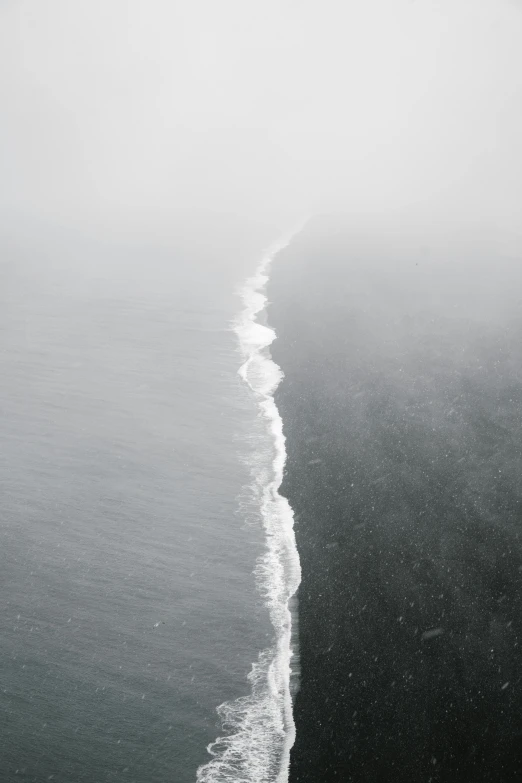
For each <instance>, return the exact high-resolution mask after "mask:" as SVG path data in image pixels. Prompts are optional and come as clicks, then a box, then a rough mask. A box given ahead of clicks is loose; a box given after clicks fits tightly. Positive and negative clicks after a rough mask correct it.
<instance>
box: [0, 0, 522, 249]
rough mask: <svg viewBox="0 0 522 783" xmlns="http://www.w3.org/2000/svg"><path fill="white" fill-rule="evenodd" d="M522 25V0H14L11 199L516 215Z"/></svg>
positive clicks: (7, 62)
mask: <svg viewBox="0 0 522 783" xmlns="http://www.w3.org/2000/svg"><path fill="white" fill-rule="evenodd" d="M521 40H522V5H521V4H520V3H517V2H510V1H509V0H408V1H406V0H394V2H389V0H364V2H354V0H324V1H323V2H320V3H319V2H318V1H317V0H300V2H296V0H264V1H263V2H255V3H254V2H252V1H251V0H220V2H212V0H191V1H190V2H180V1H179V0H147V2H144V1H143V0H110V2H107V0H75V1H74V2H71V0H45V2H41V0H1V2H0V93H1V96H0V101H1V107H2V108H1V111H2V119H1V124H0V138H1V142H2V143H1V148H0V172H1V178H0V210H1V213H2V214H3V215H4V218H5V217H6V216H9V215H12V214H13V213H16V214H22V215H33V216H39V217H40V218H42V217H44V218H52V219H59V220H61V221H62V222H65V223H70V224H78V223H79V224H83V223H86V224H90V223H92V222H93V221H94V222H98V221H100V220H101V221H104V222H105V223H107V221H108V222H109V223H110V222H111V221H113V222H114V223H116V222H118V223H121V222H122V221H123V223H124V224H125V223H126V222H127V223H129V224H130V223H135V221H138V222H143V223H144V224H145V223H147V221H153V222H154V221H162V220H168V219H169V218H170V217H171V216H172V215H173V214H174V213H175V212H178V211H179V210H194V209H195V210H199V209H204V210H211V211H215V212H220V213H229V214H232V215H241V216H248V217H252V216H255V217H257V218H262V219H277V220H279V221H280V222H281V223H283V222H285V221H287V220H290V219H294V217H297V216H300V215H302V214H309V213H315V212H318V211H320V212H324V211H329V210H336V211H345V212H351V213H353V214H359V215H371V216H375V215H376V214H387V215H388V216H389V215H390V214H395V213H396V212H397V211H402V212H403V213H404V214H407V215H410V216H413V215H417V214H423V215H424V216H426V215H435V214H438V215H444V216H446V217H447V218H448V217H450V216H451V219H453V220H457V221H462V222H463V223H465V224H466V225H468V226H470V225H471V226H474V225H478V224H480V225H482V226H484V224H485V223H487V224H488V225H490V226H491V227H492V228H493V229H495V230H496V229H501V230H503V231H506V230H507V231H509V233H511V234H513V233H514V234H517V233H518V228H517V222H518V210H519V205H520V203H521V196H522V153H521V147H520V139H521V138H522V100H521V97H522V46H521V45H520V42H521ZM372 219H373V217H372Z"/></svg>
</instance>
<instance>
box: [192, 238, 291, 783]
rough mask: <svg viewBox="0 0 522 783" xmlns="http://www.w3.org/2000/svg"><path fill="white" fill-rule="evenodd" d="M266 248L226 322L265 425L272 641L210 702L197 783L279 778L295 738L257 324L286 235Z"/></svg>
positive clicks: (272, 384)
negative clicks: (213, 732) (224, 694)
mask: <svg viewBox="0 0 522 783" xmlns="http://www.w3.org/2000/svg"><path fill="white" fill-rule="evenodd" d="M295 233H297V232H293V233H292V234H291V235H290V236H288V237H286V238H285V239H283V240H281V241H280V242H278V243H277V244H275V245H273V246H272V247H271V248H270V249H269V250H268V251H267V253H266V254H265V256H264V257H263V259H262V260H261V263H260V264H259V266H258V268H257V270H256V273H255V274H254V276H253V277H251V278H249V279H248V280H247V281H246V283H245V284H244V286H243V288H242V290H241V297H242V301H243V305H244V308H243V310H242V311H241V313H240V314H239V316H238V318H237V319H236V321H235V323H234V331H235V333H236V335H237V338H238V341H239V348H240V351H241V354H242V356H243V360H244V362H243V364H242V366H241V368H240V369H239V374H240V376H241V378H242V379H243V380H244V381H245V383H246V384H247V385H248V386H249V387H250V389H251V390H252V392H253V394H254V395H255V399H256V402H257V405H258V409H259V413H260V416H261V418H262V421H263V423H264V425H265V437H264V443H262V444H260V447H259V449H257V450H256V458H255V469H254V470H253V471H252V481H253V484H252V487H251V488H250V489H251V491H252V494H253V497H254V498H255V499H256V503H257V504H258V507H259V510H260V514H261V518H262V521H263V527H264V530H265V534H266V550H265V553H264V555H263V556H262V557H261V558H260V559H259V560H258V563H257V566H256V570H255V574H256V580H257V585H258V589H259V590H260V592H261V594H262V596H263V598H264V600H265V603H266V605H267V607H268V609H269V614H270V620H271V623H272V625H273V627H274V630H275V643H274V645H273V646H272V647H270V648H268V649H267V650H264V651H263V652H262V653H261V654H260V655H259V658H258V660H257V662H256V663H254V664H253V666H252V670H251V672H250V674H249V675H248V679H249V681H250V683H251V693H250V694H249V695H248V696H246V697H243V698H240V699H236V700H235V701H231V702H225V703H224V704H222V705H221V706H220V707H218V714H219V717H220V719H221V723H222V729H223V732H224V736H221V737H218V739H217V740H215V742H212V743H211V744H210V745H209V746H208V752H209V753H210V754H211V756H212V759H211V761H209V762H208V763H207V764H205V765H203V766H202V767H200V768H199V769H198V772H197V781H198V783H225V782H227V783H231V781H233V782H234V783H286V781H287V780H288V768H289V763H290V750H291V748H292V745H293V744H294V739H295V725H294V719H293V709H292V694H291V682H292V683H293V680H294V679H295V677H296V675H297V672H296V662H297V656H296V655H295V654H294V650H293V647H294V645H293V638H292V636H293V635H292V612H291V605H292V604H291V602H292V599H293V596H294V594H295V592H296V590H297V588H298V586H299V582H300V578H301V569H300V565H299V555H298V552H297V548H296V543H295V536H294V529H293V525H294V519H293V513H292V509H291V508H290V505H289V503H288V501H287V500H286V498H284V497H282V495H280V494H279V488H280V486H281V482H282V480H283V470H284V465H285V460H286V449H285V437H284V435H283V422H282V420H281V416H280V415H279V411H278V410H277V406H276V404H275V401H274V392H275V390H276V389H277V386H278V385H279V382H280V381H281V379H282V377H283V374H282V371H281V369H280V368H279V367H278V365H277V364H276V363H275V362H273V361H272V358H271V356H270V345H271V343H272V342H273V340H274V339H275V336H276V335H275V332H274V331H273V330H272V329H270V328H269V327H268V326H266V325H264V324H262V323H260V322H259V321H258V316H259V314H260V313H261V312H262V311H263V310H264V308H265V305H266V296H265V289H266V284H267V282H268V279H269V271H270V266H271V264H272V260H273V258H274V257H275V255H276V254H277V253H278V252H279V251H280V250H282V249H283V248H284V247H286V245H288V244H289V242H290V241H291V239H292V237H293V236H294V234H295Z"/></svg>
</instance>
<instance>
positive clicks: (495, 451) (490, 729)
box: [268, 220, 522, 783]
mask: <svg viewBox="0 0 522 783" xmlns="http://www.w3.org/2000/svg"><path fill="white" fill-rule="evenodd" d="M516 264H518V269H520V267H521V266H522V262H521V261H520V260H519V259H515V260H512V259H511V260H510V259H507V260H506V259H505V251H502V250H500V249H499V246H498V243H497V244H495V243H494V242H490V243H489V244H486V243H478V242H477V243H475V245H474V246H473V245H472V244H471V243H469V242H468V243H466V242H465V241H463V240H462V239H459V238H458V236H457V235H456V234H455V235H453V236H450V237H447V238H446V239H444V240H442V239H438V240H436V241H433V240H430V239H426V238H425V237H424V238H422V237H421V239H420V240H419V239H418V238H411V239H408V240H405V239H404V238H401V237H400V231H397V232H396V233H395V234H390V235H389V236H386V237H383V238H379V239H375V238H372V237H370V236H367V237H365V236H363V235H362V232H361V233H359V234H358V235H357V234H356V233H355V232H352V233H350V231H347V230H345V229H343V230H339V229H336V227H335V223H334V222H331V223H329V222H328V221H322V220H318V221H315V222H313V223H312V224H311V225H310V226H309V227H308V228H307V229H306V230H305V232H304V233H303V234H302V235H300V236H299V237H298V238H297V240H296V241H295V242H294V243H292V244H291V245H290V246H289V247H288V248H287V249H286V250H284V251H283V252H282V253H281V254H280V255H279V256H278V258H277V259H276V261H275V263H274V266H273V271H272V278H271V281H270V284H269V291H268V295H269V301H270V305H269V310H268V320H269V322H270V324H271V325H272V326H273V327H274V328H275V329H276V332H277V336H278V339H277V340H276V342H275V343H274V345H273V351H272V353H273V358H274V360H275V361H276V362H277V363H278V364H279V365H280V366H281V367H282V369H283V371H284V373H285V379H284V381H283V383H282V384H281V386H280V387H279V389H278V391H277V395H276V401H277V404H278V406H279V409H280V412H281V415H282V418H283V422H284V428H285V434H286V437H287V451H288V463H287V472H286V476H285V480H284V485H283V488H282V491H283V494H285V495H286V496H287V497H288V498H289V500H290V503H291V505H292V506H293V508H294V511H295V514H296V518H297V524H296V533H297V544H298V549H299V553H300V557H301V565H302V571H303V579H302V584H301V587H300V590H299V595H298V598H299V636H300V658H301V689H300V691H299V693H298V695H297V698H296V702H295V718H296V727H297V740H296V743H295V746H294V749H293V751H292V760H291V774H290V779H291V783H298V782H299V783H308V782H309V783H325V782H326V781H330V780H331V781H354V782H355V781H356V782H357V783H359V782H360V783H362V782H363V781H365V783H366V781H371V783H379V781H383V782H384V781H392V780H396V781H400V782H401V783H417V782H418V781H426V783H428V781H432V783H435V782H436V781H437V782H444V783H461V782H462V783H464V781H466V783H467V782H468V781H469V783H471V782H473V783H482V782H483V781H488V782H489V781H491V783H493V782H494V783H502V781H515V780H517V781H518V780H522V655H521V649H520V640H521V639H522V546H521V540H520V531H521V528H522V514H521V509H522V503H521V501H522V448H521V447H522V328H521V322H522V320H521V318H520V305H519V304H517V299H518V298H519V292H520V290H522V289H521V288H520V287H517V286H519V285H520V275H519V273H518V281H517V280H515V277H516V274H515V272H514V265H516Z"/></svg>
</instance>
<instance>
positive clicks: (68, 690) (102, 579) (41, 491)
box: [0, 216, 297, 783]
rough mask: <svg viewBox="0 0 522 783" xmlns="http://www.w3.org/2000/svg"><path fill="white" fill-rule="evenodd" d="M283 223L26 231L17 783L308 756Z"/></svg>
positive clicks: (7, 741) (12, 534) (13, 285)
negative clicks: (149, 230)
mask: <svg viewBox="0 0 522 783" xmlns="http://www.w3.org/2000/svg"><path fill="white" fill-rule="evenodd" d="M271 239H273V234H272V233H271V231H269V230H267V229H266V228H264V227H263V228H261V229H259V228H256V229H254V230H252V228H251V227H247V228H245V227H244V226H242V225H240V224H236V223H234V221H233V220H232V221H231V220H228V221H227V220H223V219H221V218H217V219H215V218H211V217H210V216H206V217H203V218H201V217H195V218H194V217H192V218H190V219H183V220H180V221H179V222H178V223H177V224H175V225H174V226H173V227H172V228H171V229H170V231H169V233H168V236H167V235H166V236H164V237H163V238H162V239H161V240H160V239H157V238H155V239H154V240H150V239H148V238H147V237H145V238H143V237H141V238H139V239H138V238H134V239H133V240H130V239H129V240H128V241H125V240H123V239H121V238H119V239H115V238H110V237H105V238H103V239H101V238H100V237H97V236H96V235H94V236H89V235H87V234H82V233H81V232H80V231H78V232H74V231H72V230H68V231H66V230H64V229H60V228H59V227H56V226H55V227H49V226H42V225H40V226H36V227H35V226H33V225H31V224H29V225H25V224H24V223H23V221H21V222H19V223H18V224H15V225H13V226H11V227H8V228H5V229H4V230H3V235H2V237H1V243H2V255H1V261H0V389H1V392H0V399H1V405H2V417H1V422H2V437H1V443H2V448H1V454H0V483H1V487H2V504H1V509H2V511H1V525H0V535H1V543H0V556H1V560H2V567H1V576H2V594H1V604H0V606H1V611H0V623H1V639H2V653H1V659H2V667H1V710H0V721H1V736H2V750H1V753H0V779H1V780H2V781H5V783H10V782H11V781H27V783H29V782H34V783H41V781H47V780H53V781H56V783H59V782H60V781H62V782H63V783H76V781H78V782H80V781H82V782H85V783H91V782H92V783H101V781H126V782H128V783H131V781H132V783H153V782H154V781H157V782H158V783H159V782H160V781H161V782H162V783H163V781H167V780H175V781H176V783H188V781H191V783H194V782H195V781H196V780H198V781H201V782H202V783H203V781H220V780H232V779H234V780H236V779H239V777H236V778H234V777H231V776H230V775H231V774H232V773H231V772H230V770H229V766H230V765H232V767H233V766H234V764H236V763H237V751H238V748H239V752H240V755H241V754H242V755H241V762H240V763H241V764H242V765H243V767H245V764H246V762H247V761H248V765H249V771H246V772H245V775H244V777H241V780H252V781H254V780H255V781H264V780H267V781H268V780H273V779H275V777H274V770H275V769H276V767H277V768H279V767H280V765H281V759H286V763H288V751H289V747H288V742H287V737H288V732H289V731H291V722H292V719H291V707H290V703H289V697H288V692H289V691H288V688H289V654H288V648H289V639H288V634H289V610H288V608H287V606H286V600H287V598H288V595H287V593H288V584H287V583H288V580H287V578H286V575H285V573H284V572H285V569H290V570H292V569H293V572H294V575H293V585H294V587H295V586H296V581H297V567H296V561H295V548H292V546H293V544H292V537H291V520H288V521H287V523H285V524H286V528H285V533H284V535H280V532H279V531H278V530H277V529H276V528H277V525H276V522H275V517H274V515H275V516H277V515H278V514H280V513H281V511H282V513H283V514H287V515H288V508H287V507H286V506H285V501H282V500H281V499H280V498H278V496H277V492H276V487H277V482H278V481H280V477H281V476H280V474H281V471H282V458H283V453H282V450H281V449H282V446H281V434H280V427H281V423H280V419H278V417H277V415H276V412H275V411H274V409H273V407H271V405H272V403H271V402H270V401H271V393H272V390H273V387H274V386H275V384H276V383H277V381H278V376H277V370H276V369H275V366H274V365H271V364H270V362H269V359H268V357H267V346H268V344H269V342H270V340H271V339H272V335H271V333H270V331H269V330H268V329H267V328H266V327H262V326H258V327H255V326H253V317H254V315H255V312H256V311H257V310H258V309H259V307H260V306H262V299H260V298H259V297H260V294H259V293H258V292H257V288H258V287H259V284H260V283H261V287H262V283H263V281H262V280H261V281H260V280H259V279H257V278H255V275H256V270H257V274H258V275H259V274H261V275H262V274H263V267H262V265H263V263H265V266H266V253H265V252H264V248H265V247H266V245H267V243H268V241H269V240H271ZM263 259H265V261H263ZM260 265H261V266H260ZM253 276H254V280H250V282H247V283H245V281H248V280H249V278H252V277H253ZM256 330H257V331H256ZM241 367H243V370H242V373H241V375H240V374H239V371H240V368H241ZM264 375H266V376H267V378H268V381H267V382H266V378H264ZM245 381H247V382H246V383H245ZM278 439H279V441H278ZM278 503H283V508H282V509H281V508H278V507H277V506H278ZM267 525H269V527H268V528H267ZM270 525H271V527H270ZM292 557H293V558H294V560H293V561H292ZM294 587H292V589H294ZM238 700H239V701H238ZM220 705H223V706H221V708H220V714H218V712H217V708H218V707H219V706H220ZM220 716H221V717H220ZM222 720H224V721H225V725H223V723H222ZM238 726H239V729H240V731H239V732H238V731H237V730H236V729H237V727H238ZM230 735H233V737H234V739H233V740H230V739H228V740H227V739H225V740H223V739H218V738H220V737H221V738H223V737H230ZM245 743H246V744H245ZM207 746H210V750H211V753H209V752H208V751H207ZM256 765H257V766H256Z"/></svg>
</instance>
